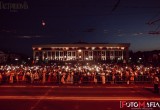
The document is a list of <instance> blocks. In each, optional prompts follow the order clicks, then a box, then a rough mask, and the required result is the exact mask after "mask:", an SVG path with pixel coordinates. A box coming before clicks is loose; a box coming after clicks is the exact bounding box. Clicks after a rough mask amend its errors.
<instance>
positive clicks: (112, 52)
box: [32, 42, 130, 61]
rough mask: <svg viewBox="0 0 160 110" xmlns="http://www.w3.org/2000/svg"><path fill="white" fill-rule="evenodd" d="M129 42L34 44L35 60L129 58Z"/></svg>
mask: <svg viewBox="0 0 160 110" xmlns="http://www.w3.org/2000/svg"><path fill="white" fill-rule="evenodd" d="M129 46H130V44H129V43H118V44H109V43H84V42H78V43H72V44H70V43H61V44H60V43H57V44H47V45H33V46H32V49H33V59H34V60H35V61H38V60H41V61H45V60H48V61H107V60H121V61H122V60H127V59H128V57H129V56H128V49H129Z"/></svg>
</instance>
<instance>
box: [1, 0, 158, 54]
mask: <svg viewBox="0 0 160 110" xmlns="http://www.w3.org/2000/svg"><path fill="white" fill-rule="evenodd" d="M7 3H8V4H12V5H13V4H22V3H23V4H25V6H26V7H25V8H24V7H21V8H18V9H9V7H3V6H2V5H6V4H7ZM158 19H160V0H26V1H24V0H12V1H11V0H0V49H7V50H12V51H16V52H20V53H25V54H27V55H31V54H32V48H31V46H32V45H33V44H48V43H61V42H63V43H72V42H78V41H85V42H103V43H104V42H105V43H131V47H130V50H133V51H145V50H156V49H157V50H160V34H149V32H150V31H160V28H159V25H160V21H156V20H158ZM152 21H156V22H154V23H152ZM42 23H45V25H44V26H43V25H42ZM147 23H150V24H147Z"/></svg>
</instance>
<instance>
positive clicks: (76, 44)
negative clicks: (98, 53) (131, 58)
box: [32, 42, 130, 48]
mask: <svg viewBox="0 0 160 110" xmlns="http://www.w3.org/2000/svg"><path fill="white" fill-rule="evenodd" d="M97 46H98V47H106V46H107V47H122V46H124V47H129V46H130V43H87V42H75V43H54V44H42V45H33V46H32V47H35V48H36V47H43V48H50V47H97Z"/></svg>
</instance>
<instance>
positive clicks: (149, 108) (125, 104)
mask: <svg viewBox="0 0 160 110" xmlns="http://www.w3.org/2000/svg"><path fill="white" fill-rule="evenodd" d="M120 108H121V109H127V108H131V110H132V109H134V110H154V109H155V108H157V109H160V101H120Z"/></svg>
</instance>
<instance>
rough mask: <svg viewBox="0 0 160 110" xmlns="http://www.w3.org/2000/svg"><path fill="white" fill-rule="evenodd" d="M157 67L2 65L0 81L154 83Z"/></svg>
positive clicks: (159, 72)
mask: <svg viewBox="0 0 160 110" xmlns="http://www.w3.org/2000/svg"><path fill="white" fill-rule="evenodd" d="M155 75H157V76H158V77H160V67H153V66H152V65H149V66H144V65H118V64H89V63H86V64H85V65H82V64H74V65H72V64H65V65H58V64H52V65H34V66H27V65H1V66H0V84H6V83H7V84H13V83H17V84H19V83H29V84H30V83H31V84H103V85H104V84H117V83H118V84H121V83H125V84H132V83H153V82H154V81H153V80H154V76H155Z"/></svg>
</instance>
